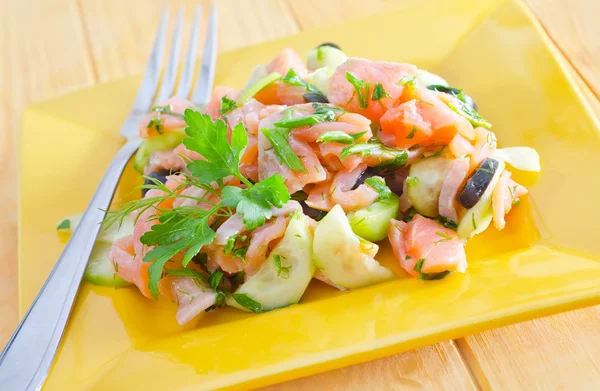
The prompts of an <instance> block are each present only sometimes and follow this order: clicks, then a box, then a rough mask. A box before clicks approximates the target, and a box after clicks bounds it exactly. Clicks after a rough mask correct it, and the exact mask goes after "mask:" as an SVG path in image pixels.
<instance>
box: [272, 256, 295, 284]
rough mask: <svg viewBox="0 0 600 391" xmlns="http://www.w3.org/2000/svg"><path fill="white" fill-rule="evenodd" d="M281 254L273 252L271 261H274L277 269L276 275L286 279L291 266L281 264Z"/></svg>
mask: <svg viewBox="0 0 600 391" xmlns="http://www.w3.org/2000/svg"><path fill="white" fill-rule="evenodd" d="M281 258H284V259H285V257H282V256H281V255H279V254H275V255H273V262H274V263H275V268H276V269H277V277H281V278H283V279H286V280H287V279H288V278H289V277H290V269H291V268H292V267H291V266H281Z"/></svg>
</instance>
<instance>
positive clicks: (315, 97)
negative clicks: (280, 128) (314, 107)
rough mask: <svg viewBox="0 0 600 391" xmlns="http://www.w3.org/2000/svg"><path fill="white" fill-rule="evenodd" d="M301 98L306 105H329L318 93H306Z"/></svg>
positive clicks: (325, 98) (323, 96)
mask: <svg viewBox="0 0 600 391" xmlns="http://www.w3.org/2000/svg"><path fill="white" fill-rule="evenodd" d="M302 97H303V98H304V101H305V102H306V103H329V100H328V99H327V97H326V96H325V95H323V94H322V93H320V92H307V93H306V94H304V95H302Z"/></svg>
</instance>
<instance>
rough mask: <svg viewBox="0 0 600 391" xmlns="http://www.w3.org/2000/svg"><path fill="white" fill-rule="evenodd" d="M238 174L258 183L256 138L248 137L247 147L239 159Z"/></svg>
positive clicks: (250, 135)
mask: <svg viewBox="0 0 600 391" xmlns="http://www.w3.org/2000/svg"><path fill="white" fill-rule="evenodd" d="M240 173H241V174H242V175H243V176H244V177H246V178H248V179H250V180H251V181H252V182H255V183H256V182H258V137H257V136H254V135H252V134H249V135H248V145H247V146H246V150H244V154H243V155H242V157H241V159H240Z"/></svg>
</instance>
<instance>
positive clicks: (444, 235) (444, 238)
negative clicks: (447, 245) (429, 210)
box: [434, 231, 454, 244]
mask: <svg viewBox="0 0 600 391" xmlns="http://www.w3.org/2000/svg"><path fill="white" fill-rule="evenodd" d="M435 234H436V235H437V236H439V237H441V239H439V240H436V241H435V243H434V244H438V243H442V242H448V241H450V240H452V239H454V237H453V236H452V235H448V234H447V233H445V232H439V231H438V232H436V233H435Z"/></svg>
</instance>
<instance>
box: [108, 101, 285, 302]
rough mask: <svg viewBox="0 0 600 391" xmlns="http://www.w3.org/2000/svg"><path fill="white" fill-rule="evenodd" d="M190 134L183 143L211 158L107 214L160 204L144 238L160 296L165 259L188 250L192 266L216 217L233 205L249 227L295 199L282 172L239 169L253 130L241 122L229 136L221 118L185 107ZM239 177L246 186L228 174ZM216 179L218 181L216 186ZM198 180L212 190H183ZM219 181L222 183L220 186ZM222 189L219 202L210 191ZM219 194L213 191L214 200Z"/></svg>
mask: <svg viewBox="0 0 600 391" xmlns="http://www.w3.org/2000/svg"><path fill="white" fill-rule="evenodd" d="M184 120H185V122H186V124H187V128H186V129H185V132H186V134H187V136H188V137H186V138H185V139H184V140H183V144H184V145H185V146H186V148H188V149H189V150H191V151H194V152H197V153H199V154H200V155H201V156H202V157H203V158H204V159H205V160H194V161H192V162H190V163H188V164H187V168H188V170H189V171H190V172H191V175H182V176H181V181H180V183H181V184H180V185H179V186H178V187H177V188H176V189H175V190H171V189H169V188H167V186H165V185H164V184H162V183H160V181H156V180H154V181H152V182H153V183H152V184H149V185H145V186H146V187H145V188H146V189H158V190H161V191H162V192H163V193H164V194H161V195H158V196H154V197H146V198H143V199H141V200H135V201H131V202H129V203H127V204H124V205H123V206H122V207H121V209H120V210H118V211H117V212H114V213H112V214H111V215H109V217H108V218H107V220H108V222H109V223H110V224H112V223H114V222H116V221H119V220H121V221H122V219H123V218H124V217H125V216H126V215H128V214H130V213H133V212H137V213H138V215H139V213H140V212H143V211H145V210H148V209H149V208H154V210H155V211H156V213H155V214H154V216H152V217H151V218H152V219H155V220H156V222H157V223H156V224H154V225H153V226H152V228H151V229H150V230H149V231H147V232H146V233H144V235H142V237H141V238H140V242H141V243H142V244H144V245H145V246H148V247H149V248H150V250H149V251H148V252H147V253H146V254H145V255H144V258H143V261H144V262H152V265H151V266H150V268H149V270H148V274H149V283H148V287H149V289H150V293H151V294H152V296H154V297H155V298H157V297H158V282H159V281H160V279H161V278H162V276H163V269H164V265H165V263H167V262H168V261H169V260H170V259H171V258H173V257H174V256H175V255H176V254H178V253H182V252H183V253H184V257H183V261H182V264H183V266H184V267H185V266H187V264H188V263H189V262H190V261H191V259H192V258H193V257H194V256H196V255H197V254H198V253H199V252H200V250H201V248H202V247H203V246H205V245H207V244H210V243H212V241H213V240H214V238H215V231H214V229H213V223H214V221H215V219H217V218H219V217H222V216H229V215H231V213H232V211H233V209H236V211H237V213H240V214H242V215H243V221H244V224H245V226H246V229H247V230H248V231H252V230H253V229H255V228H257V227H260V226H262V225H263V224H264V223H265V221H267V220H268V219H270V218H271V217H272V212H271V207H272V206H274V207H277V208H280V207H282V206H284V205H285V204H286V203H287V202H288V201H289V200H290V194H289V192H288V190H287V187H286V186H285V184H284V182H283V178H282V177H281V176H280V175H273V176H271V177H269V178H268V179H266V180H264V181H262V182H258V183H252V182H251V181H249V180H248V179H247V178H245V177H244V176H243V175H242V174H241V173H240V170H239V163H240V158H241V156H242V154H243V153H244V150H245V148H246V146H247V145H248V136H247V134H246V129H245V128H244V126H243V125H242V124H241V123H240V124H238V125H237V126H235V127H234V128H233V130H232V132H231V141H229V140H228V137H227V133H228V127H227V124H226V123H225V122H224V121H223V120H221V119H217V120H214V121H213V120H212V118H211V117H210V116H209V115H206V114H202V113H199V112H197V111H194V110H191V109H187V110H186V111H185V113H184ZM228 177H235V178H237V179H239V181H240V182H241V183H242V184H243V185H244V186H245V188H241V187H236V186H227V185H225V184H224V182H226V181H224V179H225V178H228ZM215 184H216V186H215ZM189 186H196V187H199V188H201V189H205V190H206V195H205V196H202V197H193V196H189V195H182V194H180V192H179V190H181V187H189ZM215 187H216V188H215ZM212 194H217V195H219V197H220V198H221V199H222V201H220V202H218V203H214V202H212V203H211V202H210V201H209V199H208V196H209V195H212ZM173 198H188V199H194V200H195V201H197V203H198V204H204V205H206V206H208V209H205V208H201V207H193V206H180V207H177V208H162V207H161V206H160V205H161V203H162V202H163V201H166V200H168V199H173ZM214 198H215V197H212V199H213V201H214Z"/></svg>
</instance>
